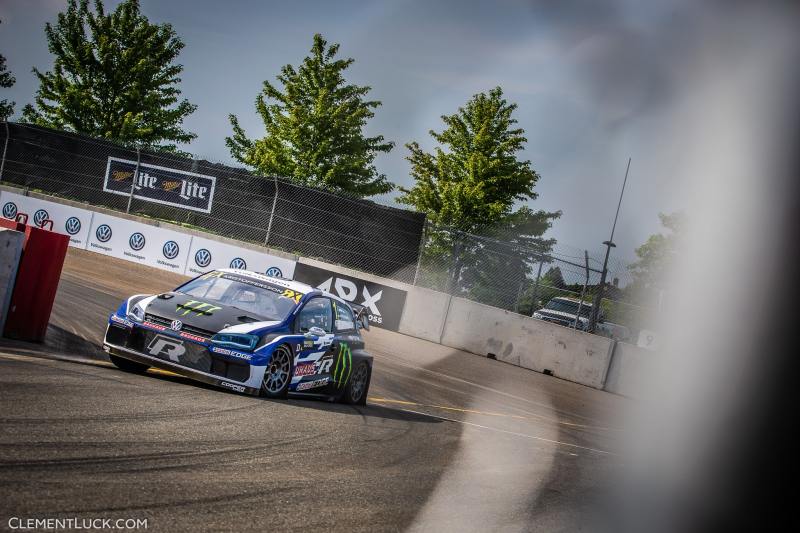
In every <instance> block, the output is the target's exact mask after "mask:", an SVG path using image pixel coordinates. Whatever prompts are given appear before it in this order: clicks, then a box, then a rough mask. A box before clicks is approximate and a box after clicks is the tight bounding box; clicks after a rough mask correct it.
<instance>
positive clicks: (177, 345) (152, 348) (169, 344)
mask: <svg viewBox="0 0 800 533" xmlns="http://www.w3.org/2000/svg"><path fill="white" fill-rule="evenodd" d="M147 352H148V353H149V354H150V355H154V356H156V357H164V356H167V357H169V360H170V361H174V362H176V363H180V359H179V357H180V356H182V355H183V354H185V353H186V348H184V346H183V341H179V340H177V339H171V338H169V337H164V336H161V335H156V336H155V337H154V338H153V340H152V341H150V344H149V345H148V346H147Z"/></svg>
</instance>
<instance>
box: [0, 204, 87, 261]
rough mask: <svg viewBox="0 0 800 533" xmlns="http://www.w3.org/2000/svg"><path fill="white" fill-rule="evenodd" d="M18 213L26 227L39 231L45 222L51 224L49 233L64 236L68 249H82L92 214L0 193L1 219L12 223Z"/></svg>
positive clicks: (84, 246) (73, 208)
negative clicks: (21, 215) (25, 220)
mask: <svg viewBox="0 0 800 533" xmlns="http://www.w3.org/2000/svg"><path fill="white" fill-rule="evenodd" d="M19 213H24V214H26V215H28V224H30V225H32V226H38V227H40V228H41V227H42V226H44V225H45V221H47V220H52V221H53V231H55V232H57V233H62V234H64V235H68V236H69V245H70V246H74V247H76V248H86V243H87V241H88V236H89V228H90V226H91V225H92V215H93V214H94V212H92V211H87V210H86V209H80V208H78V207H72V206H68V205H64V204H57V203H55V202H48V201H46V200H39V199H38V198H31V197H30V196H23V195H21V194H17V193H13V192H8V191H0V214H1V215H2V216H3V218H7V219H10V220H14V219H15V218H16V217H17V215H18V214H19ZM48 229H50V228H49V226H48Z"/></svg>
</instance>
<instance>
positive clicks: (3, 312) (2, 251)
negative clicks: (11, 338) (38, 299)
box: [0, 229, 25, 336]
mask: <svg viewBox="0 0 800 533" xmlns="http://www.w3.org/2000/svg"><path fill="white" fill-rule="evenodd" d="M24 241H25V234H24V233H22V232H21V231H14V230H10V229H0V336H2V334H3V329H4V328H5V324H6V317H7V316H8V306H9V304H10V303H11V294H12V292H13V291H14V281H15V280H16V279H17V267H18V266H19V259H20V257H21V256H22V244H23V243H24Z"/></svg>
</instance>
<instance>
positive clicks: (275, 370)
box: [261, 344, 292, 398]
mask: <svg viewBox="0 0 800 533" xmlns="http://www.w3.org/2000/svg"><path fill="white" fill-rule="evenodd" d="M291 381H292V351H291V350H290V349H289V347H288V346H286V345H285V344H283V345H281V346H278V347H277V348H275V351H274V352H272V358H271V359H270V361H269V365H267V369H266V370H265V371H264V380H263V381H262V382H261V391H262V392H263V394H264V396H266V397H267V398H286V395H287V393H288V392H289V383H290V382H291Z"/></svg>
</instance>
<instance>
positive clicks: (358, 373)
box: [341, 361, 372, 405]
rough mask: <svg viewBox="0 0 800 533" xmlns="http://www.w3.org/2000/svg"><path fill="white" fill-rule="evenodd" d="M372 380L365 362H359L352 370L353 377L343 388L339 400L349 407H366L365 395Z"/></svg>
mask: <svg viewBox="0 0 800 533" xmlns="http://www.w3.org/2000/svg"><path fill="white" fill-rule="evenodd" d="M371 379H372V371H371V370H370V368H369V365H368V364H367V362H366V361H361V362H360V363H358V364H357V365H356V367H355V368H354V369H353V375H352V376H350V380H349V381H348V382H347V385H346V386H345V388H344V393H343V394H342V398H341V400H342V401H343V402H344V403H349V404H351V405H367V393H368V392H369V384H370V381H371Z"/></svg>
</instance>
